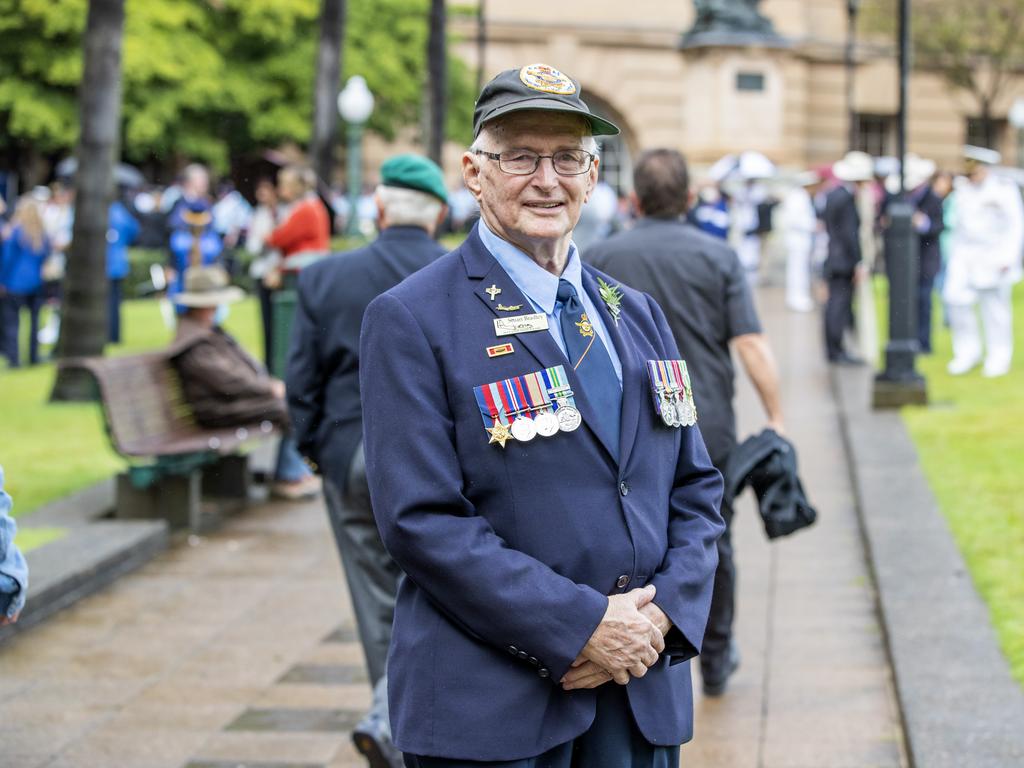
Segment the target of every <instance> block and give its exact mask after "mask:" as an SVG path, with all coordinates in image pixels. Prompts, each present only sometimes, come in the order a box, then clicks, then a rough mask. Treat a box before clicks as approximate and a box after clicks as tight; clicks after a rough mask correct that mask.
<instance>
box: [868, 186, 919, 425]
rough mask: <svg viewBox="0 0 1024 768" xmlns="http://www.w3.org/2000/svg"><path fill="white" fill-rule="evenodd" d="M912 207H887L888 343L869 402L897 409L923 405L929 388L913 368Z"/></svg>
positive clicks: (914, 257) (915, 245)
mask: <svg viewBox="0 0 1024 768" xmlns="http://www.w3.org/2000/svg"><path fill="white" fill-rule="evenodd" d="M913 215H914V207H913V206H912V205H911V204H910V203H908V202H907V201H906V200H903V199H901V200H896V201H893V202H892V203H891V204H890V205H889V208H888V218H889V226H888V228H887V229H886V231H885V265H886V271H887V272H888V275H889V343H888V344H886V347H885V370H883V371H882V372H881V373H879V374H878V375H877V376H876V377H875V387H874V392H873V395H872V405H873V406H874V407H875V408H898V407H900V406H901V405H924V404H926V403H927V402H928V391H927V388H926V386H925V380H924V377H923V376H921V374H919V373H918V372H917V371H916V370H915V368H914V362H915V358H916V356H917V353H918V352H919V351H920V350H919V349H918V342H917V271H918V258H919V257H918V244H919V241H918V235H917V233H916V232H915V231H914V228H913V223H912V217H913Z"/></svg>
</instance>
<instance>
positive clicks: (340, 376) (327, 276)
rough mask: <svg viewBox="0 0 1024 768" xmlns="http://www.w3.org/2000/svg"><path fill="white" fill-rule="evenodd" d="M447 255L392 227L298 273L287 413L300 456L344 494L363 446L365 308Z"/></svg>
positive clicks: (412, 230)
mask: <svg viewBox="0 0 1024 768" xmlns="http://www.w3.org/2000/svg"><path fill="white" fill-rule="evenodd" d="M444 252H445V249H444V248H443V247H442V246H441V245H439V244H438V242H437V241H436V240H434V239H433V238H432V237H431V236H430V235H428V234H427V231H426V230H425V229H423V228H422V227H388V228H387V229H385V230H384V231H383V232H381V233H380V236H379V237H378V238H377V239H376V240H375V241H374V242H373V243H371V244H370V245H368V246H366V247H365V248H359V249H358V250H354V251H349V252H348V253H340V254H337V255H334V256H331V257H329V258H326V259H323V260H322V261H319V262H317V263H316V264H312V265H310V266H309V267H306V268H305V269H304V270H302V272H300V273H299V286H298V306H297V307H296V310H295V319H294V322H293V323H292V337H291V343H290V346H289V349H288V372H287V374H286V376H285V383H286V385H287V390H288V410H289V412H290V413H291V420H292V428H293V430H294V433H295V440H296V443H297V444H298V446H299V450H300V451H301V452H302V454H303V455H305V456H308V457H309V458H311V459H313V461H315V462H317V464H318V465H319V470H320V472H321V473H322V474H324V475H327V476H328V477H329V478H331V480H332V481H333V482H334V484H335V485H337V486H338V488H339V489H341V490H342V491H344V490H345V485H346V483H347V482H348V470H349V464H350V463H351V462H352V456H353V454H354V453H355V451H356V448H357V447H358V445H359V441H360V440H362V439H363V414H362V410H361V407H360V399H359V331H360V328H361V327H362V322H363V313H364V312H365V311H366V307H367V305H368V304H369V303H370V302H371V301H373V300H374V299H375V298H377V297H378V296H379V295H380V294H382V293H384V291H386V290H388V289H389V288H392V287H394V286H396V285H398V284H399V283H400V282H402V280H404V279H405V278H406V277H408V276H409V275H411V274H412V273H413V272H415V271H416V270H417V269H420V268H422V267H425V266H426V265H427V264H429V263H430V262H432V261H434V260H435V259H436V258H438V257H439V256H441V255H443V254H444Z"/></svg>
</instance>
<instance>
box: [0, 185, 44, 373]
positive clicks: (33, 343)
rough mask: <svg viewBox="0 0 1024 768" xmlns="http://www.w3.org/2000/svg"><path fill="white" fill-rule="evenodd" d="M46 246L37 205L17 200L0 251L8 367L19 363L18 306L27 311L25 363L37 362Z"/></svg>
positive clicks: (0, 309)
mask: <svg viewBox="0 0 1024 768" xmlns="http://www.w3.org/2000/svg"><path fill="white" fill-rule="evenodd" d="M49 252H50V243H49V241H48V240H47V237H46V232H45V230H44V229H43V217H42V212H41V211H40V210H39V203H37V202H36V201H35V200H33V199H32V198H30V197H27V196H23V197H22V198H21V199H20V200H18V205H17V207H16V208H15V209H14V216H13V217H11V222H10V227H9V229H8V230H7V232H6V236H5V237H4V238H3V246H2V248H0V338H2V344H0V351H2V353H3V355H4V356H5V357H6V358H7V362H8V364H9V365H10V366H11V367H12V368H17V367H18V366H19V365H20V364H21V358H20V356H19V352H18V327H19V324H20V315H21V309H22V307H25V308H27V309H28V311H29V318H30V320H29V322H30V326H31V330H30V332H29V353H28V357H29V363H31V364H32V365H35V364H36V363H38V362H39V339H38V335H39V310H40V309H42V306H43V300H44V297H43V262H44V261H45V260H46V257H47V255H48V254H49Z"/></svg>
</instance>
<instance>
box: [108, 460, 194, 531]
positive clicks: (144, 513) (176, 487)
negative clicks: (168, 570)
mask: <svg viewBox="0 0 1024 768" xmlns="http://www.w3.org/2000/svg"><path fill="white" fill-rule="evenodd" d="M201 481H202V475H201V473H200V472H199V471H198V470H193V471H192V472H189V473H188V474H185V475H168V476H165V477H162V478H160V479H159V480H157V481H156V482H155V483H153V484H152V485H151V486H149V487H148V488H136V487H135V486H134V485H132V482H131V479H130V478H129V477H128V473H127V472H124V473H121V474H120V475H118V476H117V505H116V507H115V516H116V517H119V518H123V519H138V518H159V519H163V520H166V521H167V522H168V524H169V525H170V526H171V528H184V527H189V528H193V529H194V528H197V527H198V526H199V505H200V500H201V493H200V491H201Z"/></svg>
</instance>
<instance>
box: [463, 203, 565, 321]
mask: <svg viewBox="0 0 1024 768" xmlns="http://www.w3.org/2000/svg"><path fill="white" fill-rule="evenodd" d="M479 234H480V240H481V241H483V244H484V247H485V248H486V249H487V250H488V251H490V252H491V255H492V256H494V258H495V259H496V260H497V262H498V263H499V264H500V265H501V268H502V269H504V270H505V271H506V272H507V273H508V276H509V277H511V278H512V281H513V282H514V283H515V284H516V285H517V286H518V287H519V290H521V291H522V292H523V293H524V294H526V298H528V299H529V300H530V301H531V302H532V303H533V305H534V308H536V309H537V310H538V311H539V312H544V313H545V314H547V315H553V314H555V301H556V300H557V296H558V280H559V278H557V277H555V276H554V275H553V274H551V273H550V272H548V271H547V270H546V269H544V267H542V266H540V265H539V264H538V263H537V262H535V261H534V260H533V259H531V258H530V257H529V256H527V255H526V253H524V252H523V251H521V250H519V249H518V248H516V247H515V246H514V245H512V243H510V242H508V241H507V240H502V239H501V238H500V237H498V236H497V235H496V234H494V233H493V232H492V231H491V230H490V228H489V227H488V226H487V224H486V222H484V220H483V218H481V219H480V229H479ZM561 276H562V277H563V278H564V279H566V280H568V281H569V282H570V283H572V287H573V288H575V289H576V294H577V295H578V296H583V294H584V291H583V266H582V263H581V262H580V256H579V252H578V251H577V249H576V244H575V243H569V261H568V262H567V263H566V265H565V269H564V270H563V271H562V275H561Z"/></svg>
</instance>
